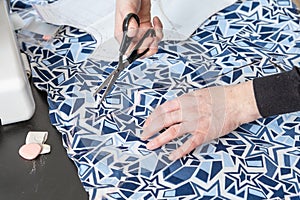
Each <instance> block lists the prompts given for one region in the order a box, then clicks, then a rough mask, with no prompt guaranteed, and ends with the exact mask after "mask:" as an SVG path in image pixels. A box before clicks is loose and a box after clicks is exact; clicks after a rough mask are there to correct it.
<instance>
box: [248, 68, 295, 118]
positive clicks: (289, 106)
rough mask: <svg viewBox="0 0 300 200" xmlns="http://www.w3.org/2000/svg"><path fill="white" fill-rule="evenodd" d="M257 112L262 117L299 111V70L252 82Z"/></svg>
mask: <svg viewBox="0 0 300 200" xmlns="http://www.w3.org/2000/svg"><path fill="white" fill-rule="evenodd" d="M253 89H254V95H255V99H256V104H257V107H258V110H259V112H260V114H261V116H262V117H268V116H273V115H279V114H284V113H290V112H295V111H300V69H299V68H296V67H294V69H293V70H291V71H288V72H283V73H279V74H275V75H270V76H266V77H261V78H256V79H254V80H253Z"/></svg>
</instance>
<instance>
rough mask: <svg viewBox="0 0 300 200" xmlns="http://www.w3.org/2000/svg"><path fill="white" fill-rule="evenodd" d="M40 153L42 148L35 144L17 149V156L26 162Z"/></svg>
mask: <svg viewBox="0 0 300 200" xmlns="http://www.w3.org/2000/svg"><path fill="white" fill-rule="evenodd" d="M41 151H42V147H41V145H39V144H36V143H30V144H25V145H23V146H21V148H20V149H19V155H20V156H21V157H22V158H25V159H26V160H33V159H35V158H36V157H37V156H38V155H39V154H40V153H41Z"/></svg>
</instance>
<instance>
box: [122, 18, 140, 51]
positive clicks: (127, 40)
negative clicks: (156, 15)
mask: <svg viewBox="0 0 300 200" xmlns="http://www.w3.org/2000/svg"><path fill="white" fill-rule="evenodd" d="M132 18H133V19H135V21H136V22H137V24H138V27H140V18H139V16H137V15H136V14H134V13H129V14H128V15H127V16H126V17H125V19H124V21H123V38H122V41H121V45H120V49H119V51H120V53H121V54H122V55H124V54H125V53H126V50H127V49H128V47H129V46H130V43H131V41H132V39H133V37H128V35H127V31H128V27H129V22H130V20H131V19H132Z"/></svg>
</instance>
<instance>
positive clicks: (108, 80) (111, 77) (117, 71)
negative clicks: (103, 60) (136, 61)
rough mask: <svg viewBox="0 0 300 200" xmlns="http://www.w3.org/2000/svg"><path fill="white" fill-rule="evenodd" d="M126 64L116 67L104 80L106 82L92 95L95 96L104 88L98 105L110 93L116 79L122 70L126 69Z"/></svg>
mask: <svg viewBox="0 0 300 200" xmlns="http://www.w3.org/2000/svg"><path fill="white" fill-rule="evenodd" d="M126 64H127V62H125V63H122V62H121V63H120V62H119V65H118V67H117V68H116V69H115V70H114V71H113V72H112V73H111V74H110V75H109V76H108V77H107V78H106V80H105V81H104V82H103V83H102V84H101V85H100V87H99V88H98V89H97V90H96V91H95V93H94V95H95V94H97V93H98V92H99V91H100V90H102V89H103V88H104V87H105V86H106V89H105V91H104V93H103V94H102V97H101V99H100V103H101V102H102V101H103V99H104V98H105V97H106V96H107V94H108V92H110V90H111V88H112V86H113V85H114V84H115V82H116V81H117V79H118V78H119V76H120V74H121V72H122V71H123V70H124V68H125V67H126Z"/></svg>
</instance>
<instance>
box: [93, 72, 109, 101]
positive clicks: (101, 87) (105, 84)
mask: <svg viewBox="0 0 300 200" xmlns="http://www.w3.org/2000/svg"><path fill="white" fill-rule="evenodd" d="M113 75H114V71H113V72H112V73H111V74H110V75H109V76H108V77H107V78H106V79H105V81H104V82H103V83H102V84H101V85H100V86H99V87H98V88H97V90H96V91H95V92H94V96H95V95H96V94H97V93H98V92H100V91H101V90H102V89H103V88H104V87H105V86H108V85H109V83H110V82H111V80H112V77H113Z"/></svg>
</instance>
